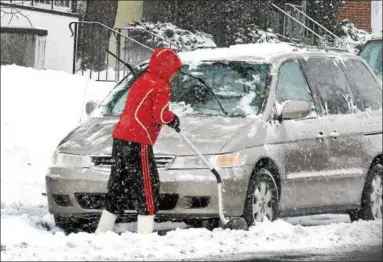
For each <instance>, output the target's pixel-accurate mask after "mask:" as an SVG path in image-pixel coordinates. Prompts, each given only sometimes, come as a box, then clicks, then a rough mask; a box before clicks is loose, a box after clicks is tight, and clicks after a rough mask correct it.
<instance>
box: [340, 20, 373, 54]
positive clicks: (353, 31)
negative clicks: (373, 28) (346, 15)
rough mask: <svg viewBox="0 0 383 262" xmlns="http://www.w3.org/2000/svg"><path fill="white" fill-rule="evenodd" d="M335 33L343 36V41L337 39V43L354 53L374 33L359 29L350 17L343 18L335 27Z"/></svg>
mask: <svg viewBox="0 0 383 262" xmlns="http://www.w3.org/2000/svg"><path fill="white" fill-rule="evenodd" d="M334 33H335V34H336V35H337V36H339V37H340V38H341V41H340V42H339V41H336V43H335V45H336V46H337V47H340V48H346V49H347V50H349V51H350V52H354V53H357V52H358V51H359V49H360V48H361V47H362V46H363V45H364V43H366V42H367V41H368V40H370V39H371V38H372V34H370V33H368V32H367V31H364V30H362V29H358V28H357V27H356V26H355V25H354V24H353V23H351V22H350V21H349V20H348V19H345V20H342V21H341V22H340V23H339V24H338V25H337V26H336V27H335V29H334Z"/></svg>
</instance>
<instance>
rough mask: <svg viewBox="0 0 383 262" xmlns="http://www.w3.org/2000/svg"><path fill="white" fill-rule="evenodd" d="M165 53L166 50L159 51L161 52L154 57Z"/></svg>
mask: <svg viewBox="0 0 383 262" xmlns="http://www.w3.org/2000/svg"><path fill="white" fill-rule="evenodd" d="M165 51H168V49H164V50H161V51H160V52H159V53H158V54H157V55H156V57H157V56H159V55H160V54H162V53H163V52H165Z"/></svg>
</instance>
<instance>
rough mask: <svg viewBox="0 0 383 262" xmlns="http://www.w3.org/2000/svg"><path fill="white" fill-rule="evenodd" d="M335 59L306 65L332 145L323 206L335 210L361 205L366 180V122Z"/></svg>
mask: <svg viewBox="0 0 383 262" xmlns="http://www.w3.org/2000/svg"><path fill="white" fill-rule="evenodd" d="M341 63H343V61H341V60H340V59H339V58H334V57H313V58H310V59H307V60H305V61H302V64H303V68H304V70H305V72H306V73H307V76H308V80H309V82H310V84H311V86H312V87H313V91H314V92H315V93H316V94H317V95H318V96H319V97H320V98H321V102H322V107H323V109H324V114H325V116H323V119H325V122H326V125H325V126H324V127H323V128H324V133H325V136H326V137H327V138H328V144H329V161H328V165H329V166H328V167H329V169H328V170H327V171H326V172H325V173H323V176H324V177H325V180H324V181H325V182H324V183H323V184H322V186H323V188H322V191H323V194H321V197H322V199H321V202H322V204H323V208H329V209H332V208H335V207H337V206H338V207H339V206H342V207H344V206H346V205H352V204H356V203H359V202H360V196H361V194H360V191H361V190H362V188H363V187H362V186H360V183H361V181H362V177H363V170H362V168H361V167H362V164H363V160H364V159H363V155H364V154H365V152H364V151H365V150H364V146H363V144H364V143H363V139H364V137H363V133H362V132H361V124H362V122H361V121H362V119H361V118H359V117H358V116H357V115H356V114H355V113H356V112H357V108H356V106H355V101H354V96H353V94H352V92H351V89H350V84H349V82H348V80H347V78H346V76H345V74H344V73H343V70H342V68H341Z"/></svg>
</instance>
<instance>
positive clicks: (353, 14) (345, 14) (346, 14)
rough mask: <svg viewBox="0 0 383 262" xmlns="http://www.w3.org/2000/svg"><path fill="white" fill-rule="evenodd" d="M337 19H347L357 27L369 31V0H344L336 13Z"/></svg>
mask: <svg viewBox="0 0 383 262" xmlns="http://www.w3.org/2000/svg"><path fill="white" fill-rule="evenodd" d="M337 19H338V21H340V20H343V19H348V20H350V21H351V22H352V23H354V24H355V26H356V27H357V28H359V29H363V30H366V31H368V32H371V1H366V0H358V1H354V0H346V1H345V4H344V6H343V7H342V8H341V10H340V11H339V13H338V17H337Z"/></svg>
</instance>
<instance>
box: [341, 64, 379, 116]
mask: <svg viewBox="0 0 383 262" xmlns="http://www.w3.org/2000/svg"><path fill="white" fill-rule="evenodd" d="M344 71H345V73H346V77H347V79H348V80H349V82H350V87H351V91H352V93H353V95H354V98H355V102H356V105H357V107H358V109H359V110H361V111H366V110H369V109H370V110H377V109H380V108H382V91H381V89H380V87H379V85H378V83H377V82H376V81H375V78H374V77H373V76H372V74H371V73H370V71H369V70H368V69H367V68H366V66H365V65H364V64H363V63H362V62H361V61H359V60H356V59H347V60H345V61H344Z"/></svg>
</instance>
